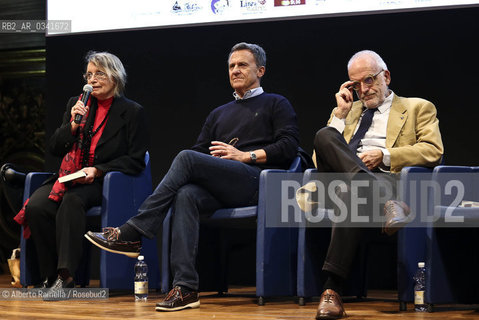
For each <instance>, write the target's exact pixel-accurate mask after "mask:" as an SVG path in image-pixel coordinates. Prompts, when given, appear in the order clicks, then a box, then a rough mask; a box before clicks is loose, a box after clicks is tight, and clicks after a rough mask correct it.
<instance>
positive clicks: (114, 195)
mask: <svg viewBox="0 0 479 320" xmlns="http://www.w3.org/2000/svg"><path fill="white" fill-rule="evenodd" d="M145 164H146V167H145V169H144V170H143V172H141V173H140V174H138V175H136V176H130V175H125V174H123V173H121V172H117V171H113V172H109V173H107V174H106V175H105V178H104V183H103V202H102V205H101V206H98V207H93V208H91V209H90V210H88V212H87V216H89V217H94V216H99V217H100V219H101V227H106V226H118V225H121V224H123V223H125V221H126V220H128V218H130V217H131V216H132V215H133V214H135V212H136V211H137V209H138V208H139V206H140V205H141V203H142V202H143V201H144V200H145V198H146V197H147V196H149V195H150V194H151V191H152V185H151V165H150V157H149V153H148V152H147V153H146V155H145ZM51 175H52V174H51V173H40V172H31V173H29V174H28V175H27V178H26V180H25V189H24V200H26V199H27V198H28V197H30V195H31V194H32V193H33V192H34V191H35V190H36V189H37V188H38V187H39V186H41V184H42V183H43V182H44V181H45V180H46V179H47V178H48V177H50V176H51ZM20 245H21V258H20V259H21V260H20V261H21V262H20V269H21V279H20V282H21V283H22V285H24V286H29V285H33V284H36V283H39V282H40V277H39V273H38V268H37V259H36V252H35V247H34V245H33V242H32V241H31V240H26V239H23V237H22V239H21V244H20ZM90 248H91V244H90V243H89V242H88V241H87V240H86V239H85V240H84V250H83V251H84V252H83V257H82V261H81V262H80V265H79V267H78V270H77V272H76V275H75V282H76V283H77V284H79V285H81V286H87V285H88V283H89V278H90V272H89V270H90V263H89V262H90V259H89V256H90V254H89V253H90ZM142 254H143V255H144V256H145V261H146V263H147V264H148V266H149V270H150V272H149V284H150V288H156V287H157V284H158V279H157V277H158V272H157V270H158V253H157V250H156V242H155V241H154V240H147V239H143V248H142ZM134 264H135V260H134V259H130V258H128V257H126V256H123V255H118V254H113V253H110V252H106V251H103V250H102V251H101V252H100V286H101V287H104V288H109V289H132V288H133V277H134Z"/></svg>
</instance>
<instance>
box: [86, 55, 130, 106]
mask: <svg viewBox="0 0 479 320" xmlns="http://www.w3.org/2000/svg"><path fill="white" fill-rule="evenodd" d="M85 60H86V63H87V64H88V63H90V62H91V63H93V64H94V65H95V66H96V67H97V68H101V69H103V70H104V71H105V73H106V74H107V75H108V77H109V78H110V79H112V80H113V81H114V82H115V89H114V92H113V94H114V95H115V97H119V96H120V95H121V94H122V93H123V91H124V90H125V85H126V71H125V68H124V67H123V63H121V61H120V59H118V57H117V56H115V55H114V54H111V53H109V52H96V51H90V52H88V53H87V55H86V57H85Z"/></svg>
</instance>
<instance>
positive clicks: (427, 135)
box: [298, 50, 443, 319]
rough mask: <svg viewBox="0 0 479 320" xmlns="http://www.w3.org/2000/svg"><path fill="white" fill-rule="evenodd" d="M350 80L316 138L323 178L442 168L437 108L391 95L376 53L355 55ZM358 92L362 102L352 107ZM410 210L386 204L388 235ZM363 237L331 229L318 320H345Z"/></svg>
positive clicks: (356, 230)
mask: <svg viewBox="0 0 479 320" xmlns="http://www.w3.org/2000/svg"><path fill="white" fill-rule="evenodd" d="M348 75H349V79H350V80H348V81H346V82H344V83H343V84H342V85H341V86H340V88H339V91H338V92H337V93H336V95H335V96H336V103H337V107H336V108H335V109H334V110H333V112H332V114H331V118H330V119H329V121H328V126H327V127H325V128H322V129H321V130H319V131H318V132H317V133H316V136H315V140H314V149H315V150H314V154H313V160H314V161H315V164H316V167H317V168H318V171H319V172H338V173H347V174H349V175H350V176H351V177H354V176H355V175H356V174H357V173H362V174H364V175H366V176H369V177H371V178H370V179H372V180H374V179H377V178H378V177H384V176H385V177H389V178H390V177H394V176H395V174H396V173H399V172H400V171H401V169H402V168H403V167H405V166H428V167H430V166H434V165H437V164H439V162H440V161H441V158H442V154H443V145H442V140H441V134H440V131H439V121H438V119H437V118H436V108H435V106H434V105H433V104H432V103H431V102H429V101H426V100H424V99H420V98H403V97H399V96H397V95H396V94H395V93H394V92H392V91H391V90H390V89H389V84H390V82H391V73H390V71H389V70H388V68H387V66H386V63H385V62H384V61H383V59H382V58H381V57H380V56H379V55H378V54H377V53H375V52H373V51H369V50H364V51H360V52H358V53H356V54H355V55H354V56H353V57H352V58H351V59H350V61H349V63H348ZM354 92H355V93H356V95H357V97H358V98H359V101H355V102H354V101H353V100H354ZM312 189H314V185H313V186H311V184H308V185H306V186H305V187H303V188H302V189H300V192H299V193H298V194H301V195H303V196H304V195H307V194H308V190H309V191H311V190H312ZM305 191H306V192H305ZM300 198H301V197H300ZM299 200H301V201H299V202H300V203H299V204H300V207H302V208H303V209H304V208H311V206H308V203H304V202H303V203H301V202H302V201H306V202H307V200H309V199H308V197H306V198H301V199H299ZM408 210H409V209H408V208H407V205H405V204H404V203H401V202H399V201H395V200H391V201H388V202H386V208H385V211H386V225H385V228H386V230H385V231H386V233H388V234H392V233H393V232H394V231H395V230H397V229H396V227H397V226H399V225H400V222H402V221H400V220H401V215H404V214H407V213H408ZM388 215H389V216H388ZM396 222H399V223H398V224H397V225H396ZM362 236H363V228H349V227H348V228H344V227H338V226H337V225H333V230H332V236H331V242H330V245H329V248H328V253H327V256H326V260H325V263H324V265H323V270H324V271H325V272H326V273H327V275H328V277H327V280H326V283H325V285H324V288H323V289H324V291H323V294H322V295H321V298H320V303H319V307H318V312H317V315H316V318H317V319H337V318H341V317H343V316H345V311H344V308H343V306H342V302H341V298H340V294H341V290H342V285H343V283H344V280H345V278H346V277H347V276H348V273H349V271H350V268H351V263H352V260H353V258H354V256H355V254H356V252H357V250H358V247H359V244H360V242H361V240H362Z"/></svg>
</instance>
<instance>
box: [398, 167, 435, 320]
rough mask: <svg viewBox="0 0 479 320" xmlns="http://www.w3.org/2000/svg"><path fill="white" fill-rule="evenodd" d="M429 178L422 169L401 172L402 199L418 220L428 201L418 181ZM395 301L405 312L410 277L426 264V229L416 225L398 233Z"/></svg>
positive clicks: (411, 292) (410, 294)
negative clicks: (420, 264)
mask: <svg viewBox="0 0 479 320" xmlns="http://www.w3.org/2000/svg"><path fill="white" fill-rule="evenodd" d="M431 178H432V169H431V168H425V167H405V168H403V169H402V170H401V189H400V191H399V192H400V195H401V199H402V200H403V201H404V202H406V203H407V204H408V205H409V207H410V209H411V213H414V214H416V216H417V219H419V215H420V214H421V213H422V212H427V210H428V208H427V206H429V201H428V199H427V194H423V192H422V190H421V188H420V184H421V181H426V180H430V179H431ZM397 248H398V249H397V250H398V264H397V275H398V299H399V310H401V311H405V310H406V309H407V302H413V301H414V280H413V276H414V273H415V272H416V270H417V263H418V262H421V261H424V262H425V261H426V260H425V258H426V228H425V227H424V226H420V225H417V226H415V227H414V228H412V227H409V226H408V227H406V228H402V229H400V230H399V231H398V246H397Z"/></svg>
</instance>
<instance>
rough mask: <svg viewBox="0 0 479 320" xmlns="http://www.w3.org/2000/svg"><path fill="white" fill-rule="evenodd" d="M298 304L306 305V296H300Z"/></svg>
mask: <svg viewBox="0 0 479 320" xmlns="http://www.w3.org/2000/svg"><path fill="white" fill-rule="evenodd" d="M298 304H299V305H300V306H304V305H306V301H304V297H299V299H298Z"/></svg>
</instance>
